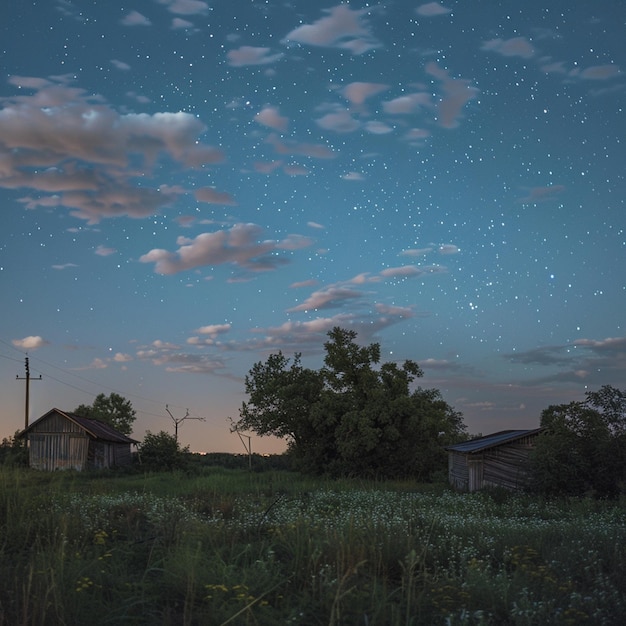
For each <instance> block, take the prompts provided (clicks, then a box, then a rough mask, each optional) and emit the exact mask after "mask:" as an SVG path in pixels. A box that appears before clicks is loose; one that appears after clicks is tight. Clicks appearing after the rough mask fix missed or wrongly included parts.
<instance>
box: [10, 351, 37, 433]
mask: <svg viewBox="0 0 626 626" xmlns="http://www.w3.org/2000/svg"><path fill="white" fill-rule="evenodd" d="M25 365H26V376H24V377H23V378H20V377H19V375H18V376H16V377H15V380H25V381H26V402H25V407H24V428H25V429H26V428H28V408H29V403H30V381H31V380H41V374H39V378H31V377H30V366H29V365H28V357H26V362H25Z"/></svg>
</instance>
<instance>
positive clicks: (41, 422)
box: [19, 409, 138, 471]
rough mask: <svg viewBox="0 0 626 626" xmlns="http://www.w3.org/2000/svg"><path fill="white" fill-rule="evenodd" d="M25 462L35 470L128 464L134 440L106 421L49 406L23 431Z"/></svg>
mask: <svg viewBox="0 0 626 626" xmlns="http://www.w3.org/2000/svg"><path fill="white" fill-rule="evenodd" d="M19 437H26V439H27V441H28V459H29V464H30V466H31V467H32V468H34V469H39V470H48V471H51V470H59V469H74V470H79V471H80V470H84V469H105V468H112V467H119V466H121V465H128V464H130V462H131V451H130V447H131V445H132V444H137V443H138V442H137V441H135V440H134V439H131V438H130V437H127V436H126V435H123V434H122V433H120V432H118V431H117V430H115V428H113V427H112V426H109V424H105V423H104V422H101V421H99V420H94V419H89V418H87V417H81V416H79V415H74V414H73V413H65V412H64V411H60V410H59V409H52V410H50V411H48V412H47V413H46V414H45V415H43V416H42V417H40V418H39V419H38V420H36V421H35V422H33V423H32V424H30V426H28V428H26V429H25V430H23V431H22V432H21V433H20V434H19Z"/></svg>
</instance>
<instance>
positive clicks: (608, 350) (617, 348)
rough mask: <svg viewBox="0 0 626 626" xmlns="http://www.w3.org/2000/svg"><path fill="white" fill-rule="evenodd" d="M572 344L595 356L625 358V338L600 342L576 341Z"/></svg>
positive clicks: (608, 338) (593, 340)
mask: <svg viewBox="0 0 626 626" xmlns="http://www.w3.org/2000/svg"><path fill="white" fill-rule="evenodd" d="M573 343H574V345H575V346H579V347H581V348H587V349H588V350H590V351H591V352H594V353H596V354H600V355H613V356H616V357H620V358H626V337H607V338H606V339H601V340H597V339H576V340H575V341H574V342H573Z"/></svg>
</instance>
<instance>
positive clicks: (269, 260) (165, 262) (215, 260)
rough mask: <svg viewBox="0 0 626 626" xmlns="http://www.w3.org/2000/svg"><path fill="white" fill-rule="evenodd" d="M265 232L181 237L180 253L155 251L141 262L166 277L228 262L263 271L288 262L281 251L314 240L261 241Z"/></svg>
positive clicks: (247, 228) (250, 227) (244, 227)
mask: <svg viewBox="0 0 626 626" xmlns="http://www.w3.org/2000/svg"><path fill="white" fill-rule="evenodd" d="M261 232H262V228H261V227H260V226H257V225H256V224H235V225H234V226H233V227H232V228H231V229H230V230H219V231H216V232H212V233H201V234H200V235H198V236H197V237H196V238H195V239H188V238H186V237H178V239H177V241H176V242H177V244H178V246H179V248H178V250H177V251H176V252H169V251H167V250H162V249H153V250H150V251H149V252H148V253H146V254H144V255H143V256H141V257H140V258H139V261H140V262H141V263H154V271H155V272H156V273H157V274H165V275H172V274H178V273H179V272H183V271H186V270H190V269H194V268H196V267H205V266H215V265H223V264H226V263H229V264H233V265H235V266H237V267H240V268H243V269H246V270H248V271H253V272H262V271H269V270H274V269H276V267H278V266H279V265H283V264H284V263H286V262H287V261H286V260H285V259H284V258H282V257H278V256H276V251H277V250H281V249H282V250H295V249H297V248H298V247H304V246H305V245H308V244H309V241H310V240H308V239H307V238H305V237H302V238H299V237H298V236H297V235H290V236H289V237H288V238H287V239H284V240H283V241H270V240H264V241H259V240H258V239H259V236H260V235H261ZM296 242H297V243H296Z"/></svg>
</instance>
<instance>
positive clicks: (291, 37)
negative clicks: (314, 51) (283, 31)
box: [283, 4, 380, 55]
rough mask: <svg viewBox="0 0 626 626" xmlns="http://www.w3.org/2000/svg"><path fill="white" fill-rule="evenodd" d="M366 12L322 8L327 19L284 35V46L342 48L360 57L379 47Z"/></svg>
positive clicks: (323, 18) (365, 10)
mask: <svg viewBox="0 0 626 626" xmlns="http://www.w3.org/2000/svg"><path fill="white" fill-rule="evenodd" d="M368 12H369V10H368V9H361V10H355V11H353V10H352V9H351V8H350V7H349V6H348V5H347V4H340V5H338V6H336V7H332V8H330V9H324V13H327V14H328V15H327V16H326V17H322V18H320V19H319V20H317V21H316V22H314V23H313V24H303V25H302V26H298V27H297V28H295V29H294V30H292V31H291V32H289V33H288V34H287V36H286V37H285V38H284V39H283V43H289V42H295V43H301V44H307V45H310V46H322V47H329V48H345V49H347V50H349V51H350V52H352V54H356V55H359V54H363V53H364V52H367V51H368V50H371V49H372V48H377V47H378V46H379V45H380V44H379V42H378V41H377V40H376V39H375V38H374V37H373V36H372V35H371V33H370V32H369V29H368V27H367V24H366V23H365V20H364V19H363V16H364V15H367V13H368Z"/></svg>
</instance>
